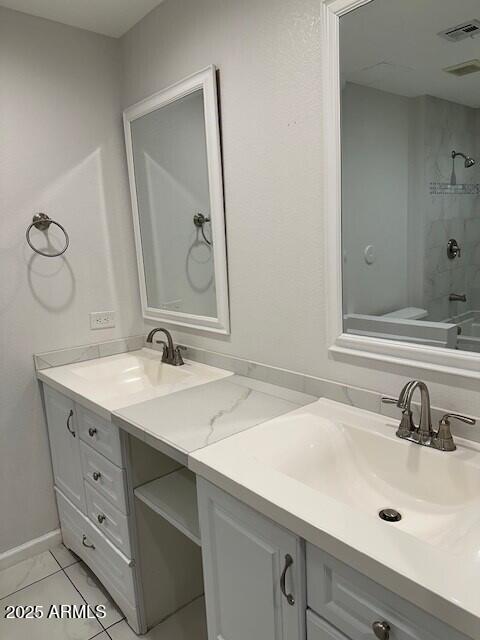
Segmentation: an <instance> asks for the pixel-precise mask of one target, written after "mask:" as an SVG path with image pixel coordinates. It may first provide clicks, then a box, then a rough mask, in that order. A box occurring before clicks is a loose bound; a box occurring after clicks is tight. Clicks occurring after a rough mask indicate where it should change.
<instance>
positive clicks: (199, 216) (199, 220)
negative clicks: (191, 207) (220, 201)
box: [193, 213, 212, 245]
mask: <svg viewBox="0 0 480 640" xmlns="http://www.w3.org/2000/svg"><path fill="white" fill-rule="evenodd" d="M207 222H210V218H207V217H206V216H204V215H203V213H196V214H195V215H194V216H193V224H194V225H195V226H196V227H197V229H200V231H201V232H202V236H203V239H204V240H205V242H206V243H207V244H209V245H211V244H212V241H211V240H209V239H208V238H207V236H206V235H205V230H204V228H203V225H205V224H206V223H207Z"/></svg>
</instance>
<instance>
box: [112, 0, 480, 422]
mask: <svg viewBox="0 0 480 640" xmlns="http://www.w3.org/2000/svg"><path fill="white" fill-rule="evenodd" d="M319 17H320V3H319V2H318V0H262V2H258V0H244V1H243V2H238V0H202V2H198V1H197V0H166V2H164V3H163V4H162V5H160V6H159V7H158V8H157V9H155V10H154V11H153V12H152V13H150V14H149V15H148V16H147V17H146V18H145V19H143V20H142V21H141V22H140V23H139V24H138V25H136V26H135V27H134V28H133V29H132V30H131V31H130V32H128V33H127V34H126V36H124V38H123V54H124V93H123V104H124V106H127V105H130V104H132V103H134V102H136V101H138V100H139V99H141V98H143V97H145V96H147V95H149V94H151V93H153V92H154V91H158V90H159V89H161V88H162V87H165V86H168V85H169V84H171V83H173V82H175V81H177V80H179V79H181V78H182V77H185V76H187V75H188V74H190V73H192V72H194V71H197V70H198V69H201V68H202V67H204V66H206V65H208V64H211V63H214V64H216V65H217V66H218V67H219V69H220V73H219V83H220V84H219V86H220V102H221V118H222V142H223V162H224V177H225V201H226V223H227V244H228V260H229V282H230V302H231V320H232V334H231V336H230V337H227V338H215V337H207V336H206V335H205V334H203V335H202V334H198V335H194V334H192V333H185V332H175V335H176V337H177V339H179V340H181V341H185V342H186V343H188V344H192V345H197V346H201V347H204V348H208V349H212V350H215V351H219V352H222V353H226V354H232V355H237V356H240V357H244V358H249V359H252V360H255V361H257V362H263V363H267V364H271V365H275V366H279V367H284V368H288V369H291V370H294V371H300V372H304V373H307V374H313V375H317V376H321V377H325V378H331V379H333V380H340V381H342V382H346V383H351V384H354V385H358V386H362V387H366V388H370V389H374V390H378V391H381V392H384V393H391V394H393V393H395V392H398V390H399V388H400V385H401V384H402V383H403V382H404V381H405V380H406V379H407V377H412V376H414V375H419V372H418V371H414V370H412V368H410V367H405V368H402V369H397V368H395V369H392V367H390V366H389V365H384V364H372V363H370V361H366V360H364V361H357V362H358V365H359V366H352V365H351V364H346V363H344V362H335V361H332V360H331V359H329V358H328V352H327V338H326V316H327V314H326V305H327V301H326V298H325V291H326V287H325V277H326V267H325V263H324V252H325V248H326V247H325V242H324V237H325V219H326V215H327V212H326V211H324V210H323V209H322V198H323V190H322V156H321V117H322V111H321V91H322V81H321V60H320V23H319ZM360 365H361V366H360ZM421 376H422V377H423V378H424V379H425V380H427V381H436V383H435V384H432V386H431V389H432V397H433V402H434V403H436V404H437V405H438V406H448V407H449V408H452V409H456V410H459V411H460V410H461V411H463V412H467V413H468V412H470V413H472V414H477V415H478V414H480V394H478V392H477V388H478V384H477V383H476V382H470V381H465V380H459V379H455V378H451V377H449V376H441V374H435V373H425V372H422V373H421Z"/></svg>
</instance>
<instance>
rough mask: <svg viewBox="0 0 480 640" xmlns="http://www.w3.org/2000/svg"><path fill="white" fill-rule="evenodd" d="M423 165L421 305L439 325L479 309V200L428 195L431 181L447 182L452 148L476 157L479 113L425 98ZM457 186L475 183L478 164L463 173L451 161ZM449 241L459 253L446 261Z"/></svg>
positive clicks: (479, 174)
mask: <svg viewBox="0 0 480 640" xmlns="http://www.w3.org/2000/svg"><path fill="white" fill-rule="evenodd" d="M423 108H424V116H423V119H424V121H423V129H424V131H423V134H424V135H423V139H424V145H425V149H424V165H425V166H424V167H423V168H419V171H423V173H424V175H425V191H424V197H423V206H422V208H421V210H423V214H424V221H425V222H424V224H425V256H424V286H423V289H424V291H423V294H424V295H423V299H424V306H425V308H426V309H427V310H428V312H429V319H431V320H436V321H441V320H446V319H448V318H449V317H451V316H452V315H455V314H457V313H463V312H466V311H468V310H470V309H475V308H480V306H479V304H480V299H479V297H478V294H477V293H476V288H477V284H476V282H477V280H476V277H475V275H474V271H473V270H472V269H471V267H472V265H476V264H479V265H480V207H479V203H480V198H479V196H474V195H452V194H447V195H430V194H429V193H428V188H427V185H429V184H430V183H431V182H442V183H450V180H451V177H452V166H453V163H452V158H451V155H450V154H451V151H452V150H453V149H455V150H458V151H463V152H465V153H469V154H472V155H474V157H479V154H480V135H478V136H477V141H476V142H475V141H474V140H473V141H472V135H471V132H472V131H478V127H477V124H480V112H479V110H478V109H472V108H470V107H466V106H463V105H460V104H456V103H453V102H449V101H446V100H441V99H439V98H434V97H431V96H426V97H425V101H424V103H423ZM455 175H456V179H457V183H463V182H468V183H470V182H472V183H476V182H480V163H479V164H477V165H476V166H475V167H473V168H471V169H465V167H464V166H463V162H462V161H461V158H458V159H457V160H456V161H455ZM449 238H455V239H456V240H457V241H458V243H459V244H460V246H461V248H462V255H461V257H460V258H456V259H455V260H449V259H448V257H447V253H446V243H447V241H448V240H449ZM450 293H465V294H466V295H467V303H451V302H449V300H448V296H449V294H450Z"/></svg>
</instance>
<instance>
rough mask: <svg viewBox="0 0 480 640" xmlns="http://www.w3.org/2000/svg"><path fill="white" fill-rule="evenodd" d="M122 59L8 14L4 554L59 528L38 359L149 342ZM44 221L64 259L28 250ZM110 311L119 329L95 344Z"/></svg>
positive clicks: (1, 27) (1, 15) (0, 302)
mask: <svg viewBox="0 0 480 640" xmlns="http://www.w3.org/2000/svg"><path fill="white" fill-rule="evenodd" d="M118 46H119V44H118V41H116V40H113V39H110V38H106V37H103V36H97V35H94V34H92V33H88V32H86V31H81V30H79V29H74V28H70V27H66V26H62V25H59V24H57V23H54V22H49V21H46V20H41V19H38V18H33V17H30V16H27V15H24V14H21V13H16V12H13V11H9V10H5V9H0V123H1V145H0V167H1V169H0V216H1V225H2V232H1V250H0V328H1V330H0V353H1V365H0V514H1V517H0V521H1V524H0V553H1V552H2V551H4V550H6V549H9V548H11V547H15V546H18V545H20V544H22V543H23V542H25V541H27V540H30V539H32V538H36V537H38V536H40V535H43V534H45V533H46V532H48V531H51V530H53V529H55V528H56V527H57V514H56V509H55V502H54V496H53V491H52V477H51V471H50V457H49V449H48V443H47V433H46V429H45V424H44V419H43V412H42V406H41V403H40V397H39V391H38V385H37V383H36V380H35V375H34V370H33V361H32V354H33V353H35V352H41V351H46V350H51V349H57V348H62V347H66V346H72V345H80V344H85V343H87V342H95V341H99V340H106V339H110V338H113V337H118V336H126V335H132V334H136V333H139V332H141V331H142V330H143V323H142V321H141V318H140V313H139V297H138V292H137V280H136V265H135V262H134V251H133V236H132V233H133V232H132V224H131V214H130V207H129V200H128V192H127V183H126V169H125V166H124V146H123V138H122V129H121V117H120V109H119V101H120V97H119V79H120V67H119V56H118ZM36 211H45V212H46V213H48V214H49V215H50V216H51V217H53V218H55V219H57V220H59V221H60V222H61V223H63V224H64V225H65V227H66V228H67V230H68V232H69V234H70V240H71V245H70V248H69V250H68V252H67V253H66V254H65V259H63V258H56V259H47V258H42V257H40V256H36V255H34V254H33V252H32V251H31V249H30V248H29V247H28V246H27V245H26V243H25V229H26V227H27V225H28V223H29V222H30V221H31V219H32V215H33V214H34V213H35V212H36ZM51 235H52V238H53V237H54V236H53V233H52V234H51ZM32 238H33V239H34V240H35V242H37V243H38V244H39V245H40V246H42V242H43V238H42V237H41V235H40V234H39V232H36V235H35V236H33V234H32ZM58 242H60V239H58ZM106 309H113V310H115V311H116V313H117V326H116V328H115V329H111V330H102V331H96V332H91V331H90V329H89V318H88V313H89V312H90V311H95V310H97V311H98V310H99V311H101V310H106Z"/></svg>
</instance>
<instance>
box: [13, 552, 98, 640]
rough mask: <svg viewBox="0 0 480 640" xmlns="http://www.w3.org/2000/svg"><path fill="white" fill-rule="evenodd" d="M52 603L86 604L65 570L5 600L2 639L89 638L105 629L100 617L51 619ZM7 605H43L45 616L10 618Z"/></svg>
mask: <svg viewBox="0 0 480 640" xmlns="http://www.w3.org/2000/svg"><path fill="white" fill-rule="evenodd" d="M52 560H53V558H52ZM53 603H54V604H69V605H71V604H76V605H84V604H85V602H84V601H83V599H82V598H81V596H80V594H79V593H78V592H77V591H76V589H75V588H74V586H73V585H72V583H71V582H70V580H69V579H68V578H67V576H66V575H65V574H64V573H63V571H59V572H58V573H55V574H54V575H51V576H49V577H48V578H45V579H43V580H40V581H39V582H36V583H35V584H32V585H30V586H29V587H26V588H25V589H22V590H21V591H17V593H15V594H13V595H11V596H8V597H7V598H5V599H4V600H2V602H1V611H0V613H1V616H0V638H2V640H32V639H34V640H89V639H90V638H92V637H93V636H96V635H98V634H99V633H101V632H102V631H103V629H102V627H101V625H100V623H99V622H98V621H97V620H91V619H79V620H67V619H60V620H59V619H55V618H52V619H48V618H47V617H46V616H47V613H48V611H49V609H50V606H51V605H52V604H53ZM7 604H11V605H17V606H18V605H23V606H25V605H39V606H41V607H43V611H44V615H45V617H44V618H42V619H37V620H7V619H5V617H4V616H5V611H4V607H5V605H7ZM102 640H103V639H102Z"/></svg>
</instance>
